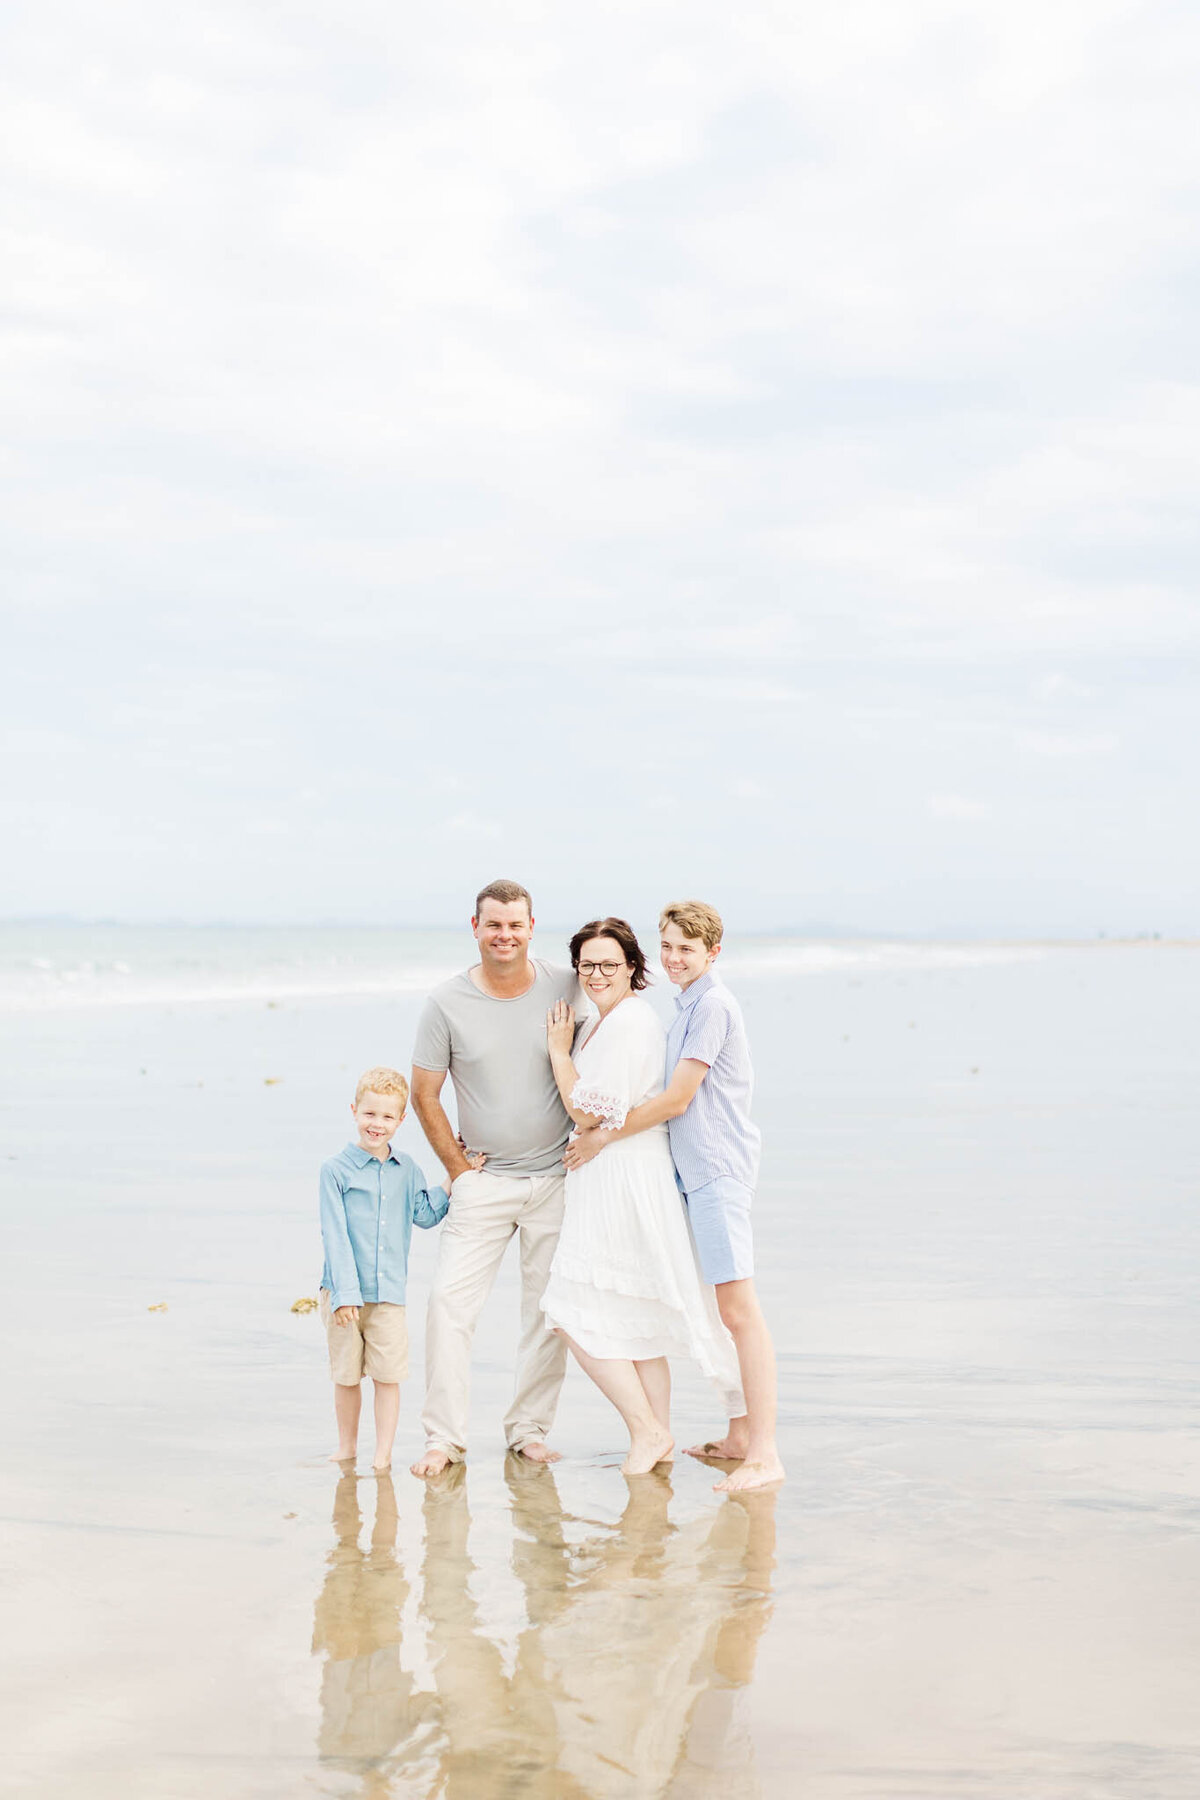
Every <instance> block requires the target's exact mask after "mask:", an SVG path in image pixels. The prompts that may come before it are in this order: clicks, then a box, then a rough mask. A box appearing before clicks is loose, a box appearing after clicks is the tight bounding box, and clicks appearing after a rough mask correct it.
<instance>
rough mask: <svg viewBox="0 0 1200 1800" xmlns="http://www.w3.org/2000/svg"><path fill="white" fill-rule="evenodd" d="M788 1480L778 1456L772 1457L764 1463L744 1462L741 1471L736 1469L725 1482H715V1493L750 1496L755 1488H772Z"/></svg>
mask: <svg viewBox="0 0 1200 1800" xmlns="http://www.w3.org/2000/svg"><path fill="white" fill-rule="evenodd" d="M786 1479H787V1473H786V1471H785V1469H784V1466H783V1464H782V1463H781V1462H780V1460H779V1458H778V1457H777V1456H771V1457H767V1458H766V1459H765V1460H764V1461H762V1462H757V1461H756V1462H744V1463H743V1464H742V1466H741V1468H740V1469H734V1470H733V1471H732V1473H731V1474H729V1475H727V1476H726V1477H725V1479H724V1481H714V1482H713V1493H714V1494H748V1493H749V1492H750V1491H751V1489H753V1488H765V1487H771V1486H772V1485H773V1484H774V1483H775V1482H777V1481H786Z"/></svg>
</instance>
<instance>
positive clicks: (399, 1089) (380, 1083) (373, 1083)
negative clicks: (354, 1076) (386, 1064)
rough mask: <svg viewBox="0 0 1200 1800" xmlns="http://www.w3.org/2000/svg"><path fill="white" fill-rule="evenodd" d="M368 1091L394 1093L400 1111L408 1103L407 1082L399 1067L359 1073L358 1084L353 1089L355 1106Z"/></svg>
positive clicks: (372, 1092)
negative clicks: (363, 1073)
mask: <svg viewBox="0 0 1200 1800" xmlns="http://www.w3.org/2000/svg"><path fill="white" fill-rule="evenodd" d="M368 1093H370V1094H395V1096H396V1098H397V1099H398V1100H399V1102H400V1111H401V1112H403V1111H404V1109H405V1107H406V1106H407V1105H408V1083H407V1081H405V1079H404V1077H403V1075H401V1073H400V1071H399V1069H382V1068H381V1069H368V1070H367V1072H366V1074H365V1075H360V1076H359V1078H358V1086H357V1087H356V1088H355V1090H354V1104H355V1106H357V1105H358V1103H359V1101H360V1100H361V1099H362V1097H363V1095H364V1094H368Z"/></svg>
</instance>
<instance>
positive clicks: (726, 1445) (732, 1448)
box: [683, 1431, 748, 1462]
mask: <svg viewBox="0 0 1200 1800" xmlns="http://www.w3.org/2000/svg"><path fill="white" fill-rule="evenodd" d="M747 1446H748V1440H747V1439H746V1438H743V1437H738V1436H736V1435H735V1434H734V1433H733V1432H732V1431H730V1432H728V1433H726V1435H725V1436H724V1437H723V1438H709V1439H708V1441H707V1442H706V1443H703V1444H689V1445H688V1447H687V1449H686V1450H685V1451H684V1453H683V1454H684V1455H685V1456H698V1457H699V1458H700V1460H701V1462H703V1461H704V1459H705V1457H711V1458H712V1460H713V1461H714V1462H741V1460H742V1458H743V1456H745V1454H746V1450H747Z"/></svg>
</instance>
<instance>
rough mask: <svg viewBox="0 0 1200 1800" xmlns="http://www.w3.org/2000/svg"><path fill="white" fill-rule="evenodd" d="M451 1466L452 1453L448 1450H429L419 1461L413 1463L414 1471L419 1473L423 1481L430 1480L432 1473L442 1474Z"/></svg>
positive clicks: (415, 1473)
mask: <svg viewBox="0 0 1200 1800" xmlns="http://www.w3.org/2000/svg"><path fill="white" fill-rule="evenodd" d="M449 1467H450V1454H449V1452H448V1451H446V1450H427V1451H426V1452H425V1454H424V1456H423V1457H422V1458H421V1460H420V1461H419V1462H415V1463H413V1465H412V1473H413V1474H414V1475H419V1476H420V1477H421V1480H422V1481H428V1480H429V1478H430V1476H432V1475H440V1474H441V1473H442V1472H443V1470H445V1469H448V1468H449Z"/></svg>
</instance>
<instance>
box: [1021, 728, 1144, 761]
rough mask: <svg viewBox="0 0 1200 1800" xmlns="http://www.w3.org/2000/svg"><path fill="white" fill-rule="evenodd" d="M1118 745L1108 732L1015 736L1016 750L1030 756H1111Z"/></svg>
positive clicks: (1047, 733)
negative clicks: (1026, 752)
mask: <svg viewBox="0 0 1200 1800" xmlns="http://www.w3.org/2000/svg"><path fill="white" fill-rule="evenodd" d="M1120 743H1121V740H1120V738H1118V737H1117V736H1116V735H1115V734H1114V733H1113V732H1109V731H1105V732H1096V733H1093V734H1092V735H1090V736H1087V735H1084V734H1077V733H1072V732H1068V731H1022V732H1020V733H1019V734H1018V736H1017V748H1018V749H1019V750H1025V751H1028V752H1029V754H1030V755H1031V756H1111V755H1112V753H1113V752H1114V751H1115V750H1118V749H1119V748H1120Z"/></svg>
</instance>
